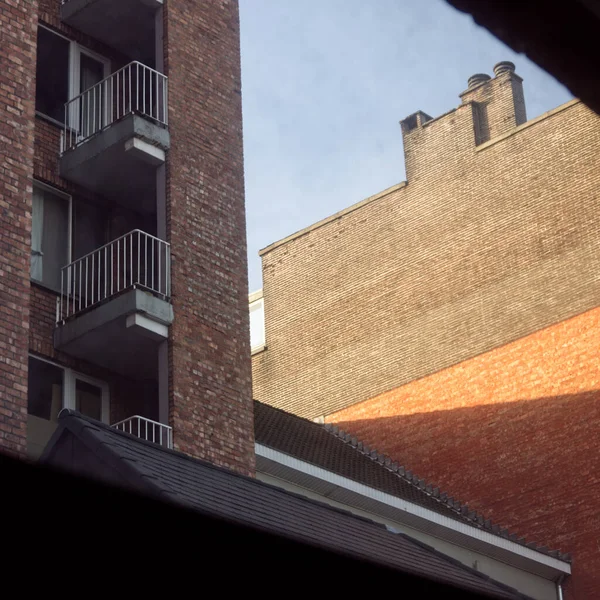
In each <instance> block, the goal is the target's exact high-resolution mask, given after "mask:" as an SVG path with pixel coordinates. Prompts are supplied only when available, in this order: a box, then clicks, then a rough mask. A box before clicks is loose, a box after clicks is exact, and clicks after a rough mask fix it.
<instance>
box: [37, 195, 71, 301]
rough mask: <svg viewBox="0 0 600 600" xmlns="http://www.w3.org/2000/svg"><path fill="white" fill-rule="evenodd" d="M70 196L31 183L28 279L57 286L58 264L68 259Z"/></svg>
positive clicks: (58, 282) (59, 265) (52, 287)
mask: <svg viewBox="0 0 600 600" xmlns="http://www.w3.org/2000/svg"><path fill="white" fill-rule="evenodd" d="M70 213H71V199H70V197H69V196H66V195H65V194H61V193H60V192H58V191H56V190H53V189H52V188H49V187H47V186H45V185H41V184H37V183H36V184H35V185H34V187H33V206H32V211H31V279H33V280H34V281H37V282H38V283H41V284H43V285H45V286H47V287H49V288H51V289H53V290H57V291H58V290H60V271H61V268H62V267H64V266H65V265H67V264H68V263H69V262H70V238H71V232H70V229H71V228H70V222H71V218H70Z"/></svg>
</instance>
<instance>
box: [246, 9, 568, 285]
mask: <svg viewBox="0 0 600 600" xmlns="http://www.w3.org/2000/svg"><path fill="white" fill-rule="evenodd" d="M240 20H241V44H242V94H243V96H242V97H243V110H244V154H245V178H246V212H247V230H248V259H249V276H250V290H251V291H253V290H256V289H258V288H260V287H261V285H262V277H261V265H260V259H259V257H258V251H259V249H261V248H264V247H265V246H268V245H269V244H270V243H272V242H274V241H276V240H278V239H281V238H283V237H285V236H287V235H289V234H291V233H293V232H295V231H298V230H299V229H302V228H303V227H306V226H307V225H310V224H311V223H314V222H315V221H318V220H319V219H322V218H324V217H326V216H328V215H330V214H332V213H334V212H337V211H338V210H341V209H343V208H345V207H346V206H349V205H351V204H354V203H355V202H358V201H359V200H362V199H363V198H366V197H367V196H371V195H373V194H375V193H377V192H379V191H381V190H383V189H385V188H386V187H389V186H391V185H394V184H395V183H399V182H400V181H403V180H404V179H405V172H404V159H403V150H402V136H401V133H400V126H399V125H398V121H399V120H400V119H403V118H404V117H406V116H408V115H409V114H411V113H413V112H415V111H416V110H423V111H425V112H426V113H428V114H430V115H432V116H433V117H435V116H437V115H440V114H442V113H444V112H446V111H448V110H450V109H451V108H453V107H455V106H458V105H459V104H460V100H459V98H458V94H459V93H460V92H462V91H464V89H465V88H466V87H467V79H468V78H469V76H471V75H473V74H474V73H489V74H492V67H493V66H494V64H496V63H497V62H499V61H501V60H511V61H513V62H514V63H515V64H516V66H517V73H518V74H519V75H521V77H523V78H524V80H525V81H524V87H525V101H526V105H527V116H528V118H530V119H531V118H533V117H536V116H538V115H540V114H542V113H543V112H545V111H547V110H550V109H552V108H554V107H555V106H558V105H559V104H562V103H563V102H566V101H568V100H569V99H570V98H571V97H572V96H571V94H570V93H569V92H568V90H566V89H565V88H564V87H563V86H562V85H560V84H559V83H558V82H556V81H555V80H554V79H553V78H552V77H551V76H549V75H548V74H547V73H545V72H544V71H542V70H541V69H540V68H539V67H537V66H536V65H535V64H534V63H532V62H531V61H529V60H528V59H527V58H525V57H524V56H522V55H519V54H516V53H514V52H513V51H512V50H510V49H509V48H508V47H507V46H505V45H504V44H501V43H500V42H499V41H498V40H496V38H494V37H493V36H492V35H491V34H489V33H488V32H487V31H486V30H484V29H482V28H480V27H478V26H476V25H475V24H474V23H473V20H472V19H471V17H469V16H467V15H465V14H463V13H459V12H457V11H456V10H454V9H453V8H451V7H450V6H449V5H448V4H447V3H446V2H445V1H443V0H425V1H423V0H421V1H420V2H419V1H418V0H240Z"/></svg>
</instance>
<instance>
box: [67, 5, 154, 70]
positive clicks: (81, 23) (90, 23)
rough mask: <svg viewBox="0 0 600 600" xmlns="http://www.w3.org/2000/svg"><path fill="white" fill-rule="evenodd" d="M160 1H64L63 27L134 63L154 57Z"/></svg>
mask: <svg viewBox="0 0 600 600" xmlns="http://www.w3.org/2000/svg"><path fill="white" fill-rule="evenodd" d="M162 5H163V2H162V0H63V3H62V6H61V9H60V18H61V20H62V21H63V23H66V24H67V25H70V26H71V27H74V28H75V29H79V31H82V32H83V33H87V34H88V35H90V36H92V37H93V38H96V39H97V40H100V41H101V42H104V43H105V44H107V45H108V46H110V47H112V48H115V49H116V50H119V51H120V52H122V53H123V54H124V55H125V56H130V57H131V58H134V59H136V60H142V61H147V60H148V59H149V58H151V57H153V56H154V49H155V19H156V13H157V10H158V9H159V8H160V7H161V6H162Z"/></svg>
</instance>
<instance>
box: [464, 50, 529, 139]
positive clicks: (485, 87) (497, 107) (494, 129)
mask: <svg viewBox="0 0 600 600" xmlns="http://www.w3.org/2000/svg"><path fill="white" fill-rule="evenodd" d="M467 86H468V87H467V89H466V90H465V91H464V92H463V93H462V94H460V98H461V99H462V102H463V104H467V103H469V102H471V103H473V118H474V129H475V143H476V144H482V143H483V142H487V141H488V140H492V139H494V138H496V137H498V136H499V135H502V134H503V133H506V132H508V131H510V130H511V129H514V128H515V127H518V126H519V125H521V124H523V123H525V121H527V116H526V113H525V98H524V96H523V80H522V79H521V77H519V76H518V75H517V74H516V73H515V65H514V64H513V63H512V62H510V61H503V62H499V63H498V64H497V65H495V66H494V78H493V79H492V78H490V76H489V75H485V74H482V73H479V74H476V75H473V76H472V77H469V80H468V82H467Z"/></svg>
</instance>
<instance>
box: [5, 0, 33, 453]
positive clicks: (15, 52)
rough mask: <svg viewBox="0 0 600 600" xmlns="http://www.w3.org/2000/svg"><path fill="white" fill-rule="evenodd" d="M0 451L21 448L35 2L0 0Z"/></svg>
mask: <svg viewBox="0 0 600 600" xmlns="http://www.w3.org/2000/svg"><path fill="white" fill-rule="evenodd" d="M0 32H1V33H0V231H1V232H2V235H1V236H0V450H2V451H5V452H9V453H11V454H15V455H17V456H21V457H24V456H25V454H26V450H27V429H26V426H27V354H28V348H29V292H30V283H29V268H30V267H29V264H30V249H31V194H32V176H33V131H34V118H35V61H36V44H37V2H35V1H31V0H13V1H12V2H10V3H8V2H5V1H4V0H0Z"/></svg>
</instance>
